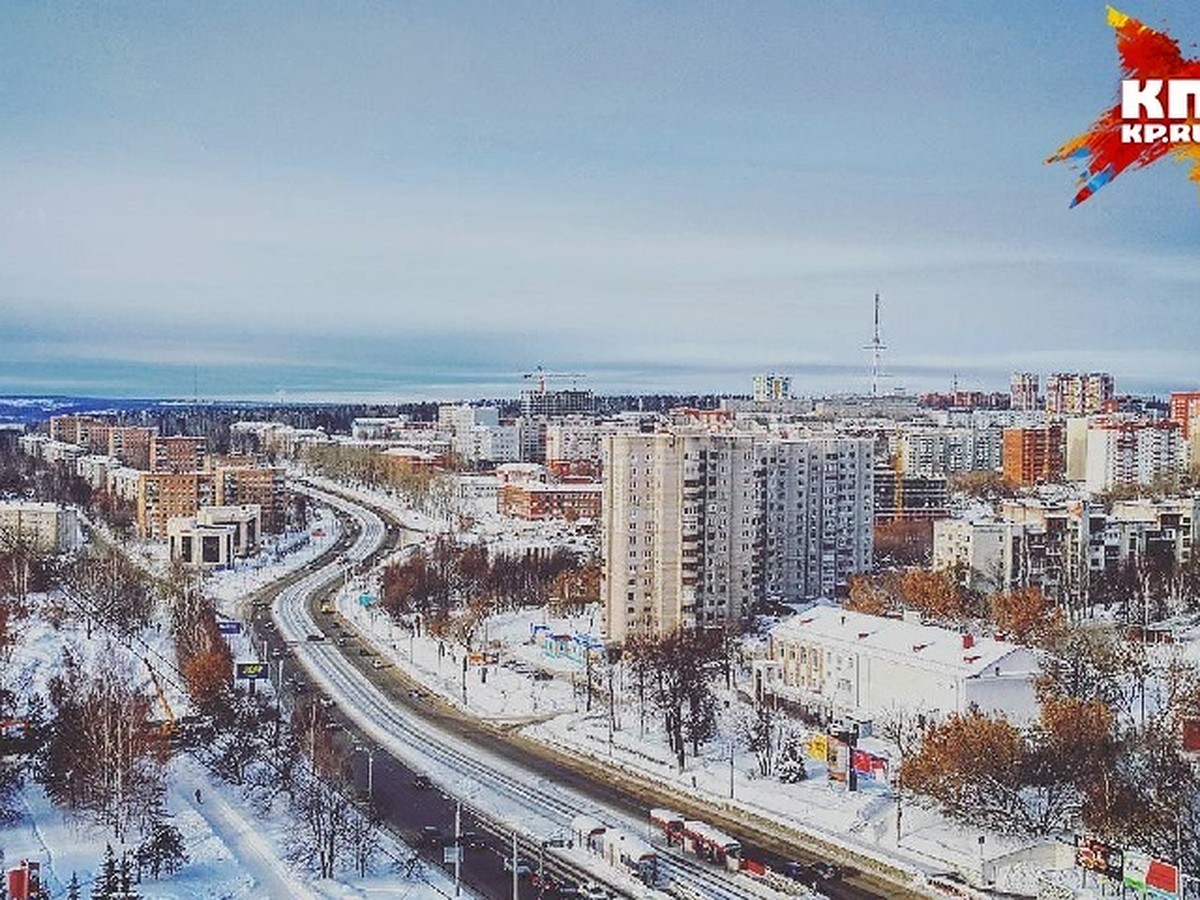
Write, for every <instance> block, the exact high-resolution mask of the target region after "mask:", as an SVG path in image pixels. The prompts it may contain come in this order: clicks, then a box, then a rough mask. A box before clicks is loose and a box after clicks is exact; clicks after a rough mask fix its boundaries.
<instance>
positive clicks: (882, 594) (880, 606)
mask: <svg viewBox="0 0 1200 900" xmlns="http://www.w3.org/2000/svg"><path fill="white" fill-rule="evenodd" d="M849 584H850V594H849V596H848V597H847V598H846V602H845V604H844V605H845V607H846V609H849V610H852V611H854V612H860V613H865V614H866V615H868V616H886V615H887V614H888V613H889V612H890V611H891V609H892V603H891V596H890V595H889V594H888V592H887V591H886V590H884V589H883V587H882V585H881V584H880V583H879V581H878V580H877V579H876V578H874V577H872V576H870V575H851V576H850V579H849Z"/></svg>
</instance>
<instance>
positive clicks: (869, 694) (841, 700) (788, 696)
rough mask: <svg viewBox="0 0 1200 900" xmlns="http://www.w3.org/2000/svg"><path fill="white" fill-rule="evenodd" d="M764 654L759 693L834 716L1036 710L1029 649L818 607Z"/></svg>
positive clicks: (1018, 714) (1033, 658)
mask: <svg viewBox="0 0 1200 900" xmlns="http://www.w3.org/2000/svg"><path fill="white" fill-rule="evenodd" d="M769 657H770V660H771V663H770V664H769V665H768V666H767V667H766V670H765V672H764V682H763V683H762V685H761V689H762V690H763V691H765V692H766V693H770V694H774V695H775V696H777V697H779V698H781V699H783V700H788V701H791V702H795V703H798V704H800V705H802V706H805V707H808V708H809V709H810V710H812V711H814V712H817V713H821V714H824V715H826V716H828V717H830V718H833V717H841V716H846V717H854V718H859V719H870V718H873V717H875V716H877V715H879V714H881V713H886V712H889V711H892V710H905V711H908V712H912V713H923V714H925V715H928V716H931V717H933V718H941V717H944V716H946V715H949V714H950V713H965V712H967V711H968V710H970V709H971V708H973V707H974V708H978V709H979V710H980V711H982V712H985V713H1002V714H1004V715H1005V716H1007V717H1008V718H1009V719H1010V720H1011V721H1014V722H1023V721H1029V720H1030V719H1032V718H1034V717H1036V715H1037V712H1038V707H1037V700H1036V698H1035V696H1034V690H1033V682H1034V678H1035V676H1036V675H1037V673H1038V670H1039V660H1038V657H1037V655H1036V654H1035V653H1034V652H1033V651H1031V650H1029V649H1027V648H1025V647H1021V646H1018V645H1016V644H1011V643H1009V642H1007V641H1001V640H996V639H995V638H991V637H975V636H973V635H970V634H961V633H959V632H957V631H953V630H951V629H948V628H939V627H936V626H933V625H922V624H920V623H919V622H913V621H905V620H902V619H890V618H885V617H882V616H869V615H865V614H863V613H857V612H850V611H847V610H843V609H841V608H839V607H835V606H815V607H812V608H811V609H809V610H807V611H806V612H803V613H800V614H798V615H796V616H793V617H792V618H790V619H787V620H786V621H784V622H781V623H780V624H779V625H777V626H776V627H775V628H774V629H772V631H771V635H770V650H769Z"/></svg>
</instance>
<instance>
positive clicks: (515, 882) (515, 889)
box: [512, 831, 521, 900]
mask: <svg viewBox="0 0 1200 900" xmlns="http://www.w3.org/2000/svg"><path fill="white" fill-rule="evenodd" d="M512 877H513V895H512V900H520V898H519V893H520V889H521V882H520V879H519V877H518V876H517V833H516V832H515V831H514V832H513V833H512Z"/></svg>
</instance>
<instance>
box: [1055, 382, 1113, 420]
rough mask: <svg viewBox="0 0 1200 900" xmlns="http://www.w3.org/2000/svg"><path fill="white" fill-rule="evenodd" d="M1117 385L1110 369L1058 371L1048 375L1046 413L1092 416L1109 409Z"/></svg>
mask: <svg viewBox="0 0 1200 900" xmlns="http://www.w3.org/2000/svg"><path fill="white" fill-rule="evenodd" d="M1114 392H1115V385H1114V382H1113V377H1112V375H1110V374H1109V373H1108V372H1088V373H1076V372H1055V373H1054V374H1053V375H1047V376H1046V413H1047V415H1051V416H1091V415H1095V414H1097V413H1102V412H1106V411H1107V409H1106V406H1107V404H1108V403H1109V402H1110V401H1111V400H1112V399H1113V396H1114Z"/></svg>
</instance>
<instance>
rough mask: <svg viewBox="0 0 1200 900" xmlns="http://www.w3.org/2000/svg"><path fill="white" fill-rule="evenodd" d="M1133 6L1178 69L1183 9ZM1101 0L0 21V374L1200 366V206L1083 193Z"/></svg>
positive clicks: (71, 12)
mask: <svg viewBox="0 0 1200 900" xmlns="http://www.w3.org/2000/svg"><path fill="white" fill-rule="evenodd" d="M1122 9H1124V11H1126V12H1128V13H1130V14H1133V15H1135V16H1138V17H1140V18H1142V19H1143V20H1144V21H1146V22H1147V23H1149V24H1152V25H1165V26H1166V27H1167V28H1168V29H1169V30H1170V31H1171V32H1172V33H1173V34H1174V35H1175V36H1176V37H1177V38H1179V39H1180V41H1181V43H1182V44H1183V45H1184V47H1185V50H1187V51H1189V52H1191V53H1195V52H1196V51H1195V48H1194V47H1191V46H1190V45H1191V44H1192V42H1193V41H1196V40H1200V9H1197V7H1196V4H1194V3H1168V2H1142V3H1128V4H1124V5H1122ZM1117 79H1118V72H1117V66H1116V53H1115V50H1114V44H1113V38H1112V32H1111V30H1110V29H1108V28H1107V26H1106V25H1105V21H1104V5H1103V3H1093V2H1074V0H1072V2H1061V3H1054V4H1046V3H1042V2H1024V3H1021V2H1018V3H1003V4H992V3H963V2H944V3H921V2H913V3H902V4H895V3H883V2H878V3H837V4H830V3H817V2H812V3H808V2H792V3H770V2H762V3H749V4H729V3H700V2H689V3H636V4H635V3H628V4H625V3H600V4H576V3H544V4H527V3H502V4H497V3H412V4H408V3H338V4H327V3H315V2H314V3H302V2H291V3H279V4H271V3H254V4H245V3H218V2H213V3H204V4H195V3H189V4H185V3H170V2H167V3H153V4H151V3H136V4H135V3H126V4H122V3H104V4H85V3H79V4H66V3H53V4H40V3H33V2H14V3H9V4H4V5H3V6H0V116H2V117H3V121H4V122H5V126H4V127H3V128H2V129H0V197H2V198H3V203H0V393H7V394H12V393H29V392H39V393H45V392H64V391H65V392H80V393H89V394H109V395H117V396H190V395H191V394H192V392H193V383H194V382H193V379H194V378H195V379H197V380H198V381H199V385H200V393H201V394H202V395H204V396H207V397H229V398H235V397H248V398H253V397H273V396H277V395H278V394H279V393H280V392H282V393H283V394H284V395H285V396H288V397H292V398H296V399H300V398H308V399H311V398H318V397H331V398H332V397H347V396H359V397H370V398H373V399H380V400H390V399H413V398H418V397H425V396H429V397H447V396H501V395H515V393H516V392H517V391H518V390H519V389H520V385H521V382H520V379H519V377H518V375H517V373H519V372H521V371H523V370H525V369H528V368H531V367H533V366H534V365H536V364H538V363H541V364H543V365H545V366H547V368H564V369H569V370H571V371H583V372H587V373H588V374H589V379H588V382H589V383H590V384H591V386H592V387H593V388H595V389H596V390H600V391H605V392H610V391H622V390H630V391H651V390H695V391H745V390H748V387H749V378H750V375H751V374H752V373H753V372H755V371H758V370H764V369H775V370H778V371H783V372H789V373H791V374H793V375H794V376H795V384H796V386H797V387H798V388H799V390H801V391H803V392H819V391H837V390H842V391H844V390H861V389H864V388H865V386H866V384H867V379H866V375H865V373H866V365H867V360H866V355H865V354H864V353H863V352H862V351H861V349H860V348H861V346H862V344H864V343H865V342H866V340H867V339H868V338H869V337H870V334H869V330H870V304H871V297H872V295H873V293H874V292H875V291H876V290H879V291H880V292H881V294H882V296H883V304H884V339H885V341H886V342H887V344H888V346H889V348H890V350H889V352H888V356H887V359H886V366H887V368H888V370H889V371H890V372H891V375H892V377H891V379H890V381H889V384H890V385H891V386H904V387H907V388H910V389H930V388H939V387H946V386H948V385H949V383H950V380H951V378H952V377H953V375H954V374H955V373H958V375H959V380H960V383H962V384H963V385H966V386H971V387H979V388H987V389H1000V388H1003V387H1004V386H1005V385H1006V381H1007V375H1008V373H1009V372H1010V371H1012V370H1013V369H1017V368H1020V369H1032V370H1035V371H1042V372H1045V371H1050V370H1059V369H1071V368H1082V369H1100V368H1102V369H1108V370H1111V371H1113V372H1114V373H1115V374H1116V375H1117V379H1118V388H1119V389H1120V388H1124V389H1128V390H1138V391H1160V392H1161V391H1166V390H1169V389H1171V388H1172V387H1195V386H1196V383H1197V381H1198V380H1200V373H1198V372H1197V354H1196V352H1195V347H1196V346H1197V345H1198V344H1200V306H1198V305H1197V303H1198V299H1197V298H1198V291H1197V288H1198V287H1200V259H1198V257H1197V234H1198V227H1200V195H1198V193H1197V190H1196V187H1195V185H1193V184H1192V183H1190V182H1189V181H1188V180H1187V177H1186V171H1185V169H1184V168H1183V167H1182V166H1181V165H1179V164H1176V163H1174V162H1170V161H1167V162H1163V163H1159V164H1158V165H1156V166H1155V167H1153V168H1152V169H1150V170H1148V171H1144V172H1132V173H1127V174H1126V175H1124V176H1123V177H1122V178H1121V179H1119V180H1118V181H1117V182H1115V183H1114V184H1112V185H1110V186H1109V187H1107V188H1105V189H1104V190H1103V191H1102V192H1101V193H1100V194H1098V195H1097V196H1096V197H1095V198H1093V199H1092V200H1090V201H1089V202H1088V203H1086V204H1084V205H1083V206H1081V207H1079V208H1077V209H1074V210H1069V209H1068V203H1069V200H1070V197H1071V196H1072V194H1073V193H1074V189H1073V174H1072V173H1071V172H1070V170H1068V169H1067V168H1065V167H1063V166H1061V165H1060V166H1046V165H1044V164H1043V162H1042V161H1043V159H1044V158H1045V157H1046V156H1047V155H1048V154H1049V153H1051V152H1052V151H1053V150H1054V149H1055V148H1056V147H1057V146H1058V145H1059V144H1060V143H1061V142H1062V141H1064V140H1065V139H1067V138H1068V137H1071V136H1072V135H1074V134H1076V133H1077V132H1079V131H1081V130H1083V129H1084V128H1085V127H1086V126H1087V125H1088V124H1089V123H1090V122H1091V120H1092V119H1093V117H1094V116H1095V115H1096V114H1097V113H1099V112H1100V111H1101V110H1102V109H1103V108H1105V107H1106V106H1107V105H1109V104H1110V103H1111V102H1112V99H1113V98H1114V97H1115V92H1116V87H1117Z"/></svg>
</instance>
